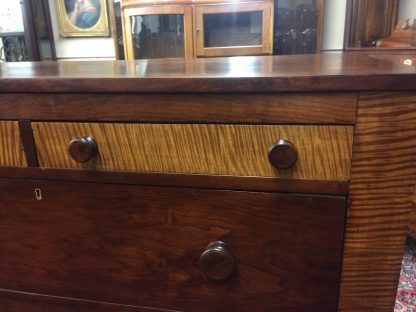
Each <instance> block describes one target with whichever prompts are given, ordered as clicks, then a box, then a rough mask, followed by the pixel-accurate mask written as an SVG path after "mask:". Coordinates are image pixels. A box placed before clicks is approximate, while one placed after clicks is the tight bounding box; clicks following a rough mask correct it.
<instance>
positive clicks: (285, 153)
mask: <svg viewBox="0 0 416 312" xmlns="http://www.w3.org/2000/svg"><path fill="white" fill-rule="evenodd" d="M297 160H298V152H297V151H296V148H295V146H294V145H293V144H292V143H291V142H289V141H287V140H282V139H281V140H278V141H277V142H276V143H274V144H273V145H272V146H271V147H270V149H269V162H270V164H271V165H272V166H273V167H275V168H276V169H289V168H292V167H293V166H294V165H295V164H296V162H297Z"/></svg>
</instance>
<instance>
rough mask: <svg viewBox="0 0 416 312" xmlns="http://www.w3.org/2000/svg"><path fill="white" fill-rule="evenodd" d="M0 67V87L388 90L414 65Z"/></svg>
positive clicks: (299, 59) (351, 59) (355, 61)
mask: <svg viewBox="0 0 416 312" xmlns="http://www.w3.org/2000/svg"><path fill="white" fill-rule="evenodd" d="M0 73H1V74H0V92H5V93H13V92H14V93H45V92H50V93H62V92H69V93H73V92H74V91H76V92H78V93H83V92H90V93H103V92H117V93H139V92H140V93H149V92H153V93H207V92H224V93H239V92H241V93H250V92H257V93H258V92H292V91H299V92H305V91H306V90H307V91H310V92H313V91H363V90H370V91H374V90H379V91H386V90H414V86H415V85H416V70H415V68H412V67H411V66H403V65H402V64H395V63H392V62H386V61H381V60H376V59H373V58H370V57H368V56H366V55H361V54H359V53H344V54H342V53H326V54H308V55H280V56H248V57H232V58H227V57H224V58H222V57H219V58H198V59H192V60H186V61H185V60H181V59H170V60H166V59H165V60H143V61H130V62H129V61H126V62H120V61H89V62H84V61H79V62H75V61H73V62H38V63H30V62H27V63H2V64H1V65H0ZM29 105H30V104H29Z"/></svg>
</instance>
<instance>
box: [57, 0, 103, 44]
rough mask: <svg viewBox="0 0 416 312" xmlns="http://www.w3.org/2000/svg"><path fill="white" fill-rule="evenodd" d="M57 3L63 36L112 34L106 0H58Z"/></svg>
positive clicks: (101, 35) (60, 30) (60, 29)
mask: <svg viewBox="0 0 416 312" xmlns="http://www.w3.org/2000/svg"><path fill="white" fill-rule="evenodd" d="M55 3H56V9H57V12H58V21H59V32H60V34H61V36H63V37H107V36H109V35H110V30H109V27H108V14H107V4H106V0H56V1H55Z"/></svg>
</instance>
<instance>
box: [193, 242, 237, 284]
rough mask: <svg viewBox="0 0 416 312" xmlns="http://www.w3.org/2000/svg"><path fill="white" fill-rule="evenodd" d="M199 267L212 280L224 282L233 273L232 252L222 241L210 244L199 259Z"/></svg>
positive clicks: (233, 260) (233, 261) (233, 259)
mask: <svg viewBox="0 0 416 312" xmlns="http://www.w3.org/2000/svg"><path fill="white" fill-rule="evenodd" d="M199 267H200V269H201V270H202V271H203V272H204V274H205V275H206V276H207V277H208V278H210V279H212V280H217V281H220V280H225V279H227V278H229V277H230V276H231V275H232V274H233V273H234V271H235V258H234V252H233V250H232V248H231V246H230V245H228V244H227V243H225V242H222V241H216V242H213V243H210V244H209V245H208V246H207V247H206V248H205V250H204V252H203V253H202V254H201V257H200V258H199Z"/></svg>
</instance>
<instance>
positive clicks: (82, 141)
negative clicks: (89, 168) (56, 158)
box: [68, 136, 98, 163]
mask: <svg viewBox="0 0 416 312" xmlns="http://www.w3.org/2000/svg"><path fill="white" fill-rule="evenodd" d="M68 151H69V154H70V155H71V158H72V159H73V160H75V161H76V162H79V163H86V162H88V161H90V160H91V159H93V158H95V157H97V155H98V144H97V141H96V140H95V139H94V138H93V137H90V136H84V137H82V138H75V139H72V140H71V141H70V142H69V146H68Z"/></svg>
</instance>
